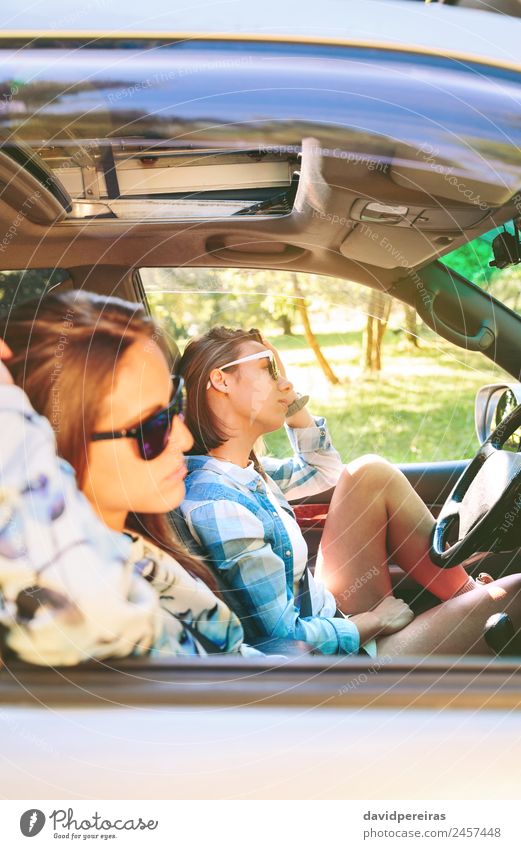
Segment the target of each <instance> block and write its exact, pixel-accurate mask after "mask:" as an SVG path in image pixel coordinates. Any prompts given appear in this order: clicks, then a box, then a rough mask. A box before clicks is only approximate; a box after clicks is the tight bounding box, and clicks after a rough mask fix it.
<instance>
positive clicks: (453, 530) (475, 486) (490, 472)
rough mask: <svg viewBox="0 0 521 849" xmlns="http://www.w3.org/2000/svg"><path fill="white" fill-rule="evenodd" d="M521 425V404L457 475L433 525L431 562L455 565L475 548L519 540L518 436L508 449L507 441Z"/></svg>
mask: <svg viewBox="0 0 521 849" xmlns="http://www.w3.org/2000/svg"><path fill="white" fill-rule="evenodd" d="M520 426H521V404H520V405H519V406H518V407H516V408H515V410H513V411H512V412H511V413H510V415H508V416H507V417H506V418H505V419H503V421H502V422H501V423H500V424H499V425H498V427H497V428H496V429H495V431H494V432H493V433H492V434H491V435H490V436H489V438H488V439H487V440H486V441H485V442H484V443H483V445H482V446H481V448H480V449H479V451H478V453H477V454H476V456H475V457H474V459H473V460H471V462H470V464H469V465H468V466H467V468H466V469H465V471H464V472H463V474H462V475H461V477H460V478H459V480H458V482H457V483H456V485H455V487H454V489H453V490H452V492H451V494H450V495H449V497H448V498H447V500H446V502H445V504H444V505H443V507H442V509H441V512H440V514H439V516H438V518H437V520H436V524H435V525H434V530H433V533H432V538H431V548H430V552H429V553H430V557H431V559H432V561H433V563H436V564H437V565H438V566H444V567H450V566H456V565H457V564H458V563H461V562H462V561H463V560H466V559H467V557H470V555H471V554H474V553H475V552H477V551H507V550H509V549H512V548H516V547H517V546H519V545H521V539H520V536H521V535H520V533H519V528H520V526H521V453H520V451H519V447H520V446H519V441H517V444H516V439H511V440H510V442H511V446H510V450H509V449H508V448H505V447H504V446H505V444H506V443H507V442H508V440H509V439H510V438H511V437H512V435H513V434H514V433H515V431H516V430H517V429H518V427H520ZM516 436H517V435H516ZM453 540H455V541H453Z"/></svg>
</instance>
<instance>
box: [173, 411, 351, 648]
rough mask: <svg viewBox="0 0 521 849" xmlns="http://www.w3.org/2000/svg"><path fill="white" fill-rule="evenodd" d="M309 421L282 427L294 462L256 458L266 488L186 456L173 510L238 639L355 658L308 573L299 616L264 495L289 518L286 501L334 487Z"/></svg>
mask: <svg viewBox="0 0 521 849" xmlns="http://www.w3.org/2000/svg"><path fill="white" fill-rule="evenodd" d="M314 421H315V424H314V425H312V426H310V427H306V428H290V427H288V426H286V431H287V434H288V436H289V439H290V442H291V444H292V447H293V449H294V456H293V457H290V458H289V459H286V460H278V459H276V458H273V457H264V458H262V465H263V468H264V470H265V472H266V474H267V475H268V478H269V479H268V482H266V481H265V480H264V479H263V478H262V476H261V475H259V474H258V472H256V471H255V469H254V468H253V464H250V465H249V466H248V467H247V468H246V469H243V468H241V467H240V466H237V465H235V464H233V463H228V462H223V461H221V460H217V459H215V458H214V457H210V456H193V457H188V458H187V465H188V471H189V474H188V476H187V477H186V480H185V484H186V497H185V500H184V501H183V503H182V504H181V507H180V508H179V511H180V513H181V516H182V518H183V519H184V521H185V523H186V525H187V526H188V529H189V531H190V533H191V535H192V537H193V539H194V540H195V541H196V543H197V545H198V546H199V549H200V551H202V552H204V553H205V555H206V556H207V560H208V563H209V565H210V566H211V567H213V569H214V571H215V573H216V575H217V577H218V579H219V581H220V584H221V587H222V589H223V597H224V598H225V600H226V601H227V603H228V604H229V606H230V607H231V608H232V609H233V610H235V612H236V613H237V615H238V616H239V618H240V619H241V621H242V624H243V627H244V631H245V634H246V639H248V640H257V639H258V638H259V637H263V636H269V637H279V638H287V639H294V640H305V641H306V642H308V643H311V644H312V645H314V646H316V647H317V648H319V649H320V651H322V652H323V653H324V654H336V653H351V652H358V650H359V648H360V635H359V632H358V629H357V628H356V626H355V625H354V624H353V623H352V622H350V621H349V619H345V618H343V617H336V616H335V613H336V604H335V600H334V598H333V596H332V594H331V593H330V592H329V591H328V590H327V589H326V588H325V586H324V585H323V584H322V583H321V582H320V581H318V580H315V579H314V578H313V575H312V574H311V573H309V590H310V600H311V611H312V615H310V616H305V617H304V616H301V615H300V609H299V602H298V600H297V599H295V595H294V575H293V549H292V546H291V542H290V538H289V536H288V533H287V530H286V528H285V526H284V523H283V522H282V520H281V518H280V516H279V515H278V514H277V513H276V511H274V509H273V504H272V503H271V502H270V499H269V498H268V495H267V490H266V486H267V485H268V486H270V489H271V490H272V492H273V493H274V494H275V495H276V497H277V499H278V501H279V503H280V504H281V506H282V508H283V509H284V510H287V511H289V513H290V514H292V515H293V516H294V513H293V510H292V509H291V507H290V505H289V504H288V501H287V498H305V497H306V496H309V495H314V494H316V493H319V492H323V491H324V490H326V489H329V488H330V487H332V486H334V485H336V483H337V481H338V478H339V476H340V474H341V472H342V469H343V464H342V460H341V458H340V455H339V454H338V452H337V451H336V449H335V448H334V447H333V445H332V443H331V438H330V436H329V431H328V429H327V425H326V420H325V419H324V418H318V417H316V418H315V420H314ZM174 523H176V520H175V517H174ZM176 524H178V523H176Z"/></svg>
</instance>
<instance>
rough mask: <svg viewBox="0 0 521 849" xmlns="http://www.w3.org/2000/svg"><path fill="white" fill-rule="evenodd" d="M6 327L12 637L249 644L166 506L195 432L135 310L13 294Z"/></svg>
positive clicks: (46, 641) (3, 410) (62, 647)
mask: <svg viewBox="0 0 521 849" xmlns="http://www.w3.org/2000/svg"><path fill="white" fill-rule="evenodd" d="M0 336H3V338H4V340H5V341H4V342H3V343H0V344H1V351H0V359H3V360H4V363H0V368H1V371H0V383H1V384H2V385H1V386H0V421H1V426H2V446H1V450H0V473H1V478H2V490H1V492H0V508H1V509H0V588H1V590H2V592H1V593H0V597H1V602H0V623H1V624H2V625H3V626H4V628H3V630H4V634H5V637H4V643H5V646H6V647H7V649H9V650H11V651H13V652H15V653H16V654H18V655H19V656H20V657H22V658H24V659H26V660H30V661H32V662H34V663H46V664H49V663H52V664H68V663H77V662H78V661H80V660H83V659H86V658H89V657H97V658H102V657H110V656H116V655H120V656H121V655H129V654H136V653H137V654H142V653H145V652H146V653H153V654H166V655H172V654H199V653H201V654H205V653H210V652H241V653H254V652H255V650H253V649H250V648H249V647H247V646H244V644H243V629H242V627H241V624H240V622H239V620H238V619H237V617H236V616H235V615H234V614H233V613H232V612H231V611H230V610H229V609H228V607H227V606H226V605H225V604H224V603H223V601H222V600H221V599H220V598H219V597H218V596H216V595H215V594H214V592H213V588H214V587H215V581H214V579H213V577H212V575H211V574H210V573H209V572H208V570H207V569H206V567H205V566H204V565H203V564H202V563H201V562H200V561H199V560H197V559H196V558H194V557H192V556H191V555H190V554H189V553H188V551H187V550H185V548H184V547H183V546H182V545H181V544H180V543H179V541H178V540H177V539H176V537H175V535H174V534H173V532H172V530H171V528H170V525H169V523H168V522H167V521H166V519H165V513H166V512H167V511H169V510H172V509H173V508H174V507H176V506H177V505H178V504H179V502H180V501H181V499H182V498H183V495H184V491H185V490H184V483H183V480H184V477H185V474H186V467H185V463H184V457H183V452H184V451H186V450H188V449H189V448H190V447H191V445H192V437H191V435H190V433H189V431H188V430H187V428H186V426H185V424H184V422H183V415H182V411H183V383H182V380H181V379H179V378H176V377H174V378H172V376H171V364H170V363H169V359H168V352H167V351H165V350H164V348H163V345H162V340H161V333H160V331H159V328H158V327H157V326H156V325H155V324H154V322H153V321H152V320H151V319H150V318H149V317H148V316H147V315H146V314H145V311H144V309H143V308H142V307H141V306H140V305H137V304H132V303H127V302H125V301H121V300H119V299H115V298H103V297H98V296H96V295H90V294H87V293H85V292H83V293H82V292H70V293H66V294H59V295H50V296H48V297H46V298H44V299H43V300H42V301H41V302H39V303H38V304H36V303H30V304H26V305H24V306H21V307H19V308H17V309H15V310H14V311H13V312H12V313H11V315H10V317H9V319H8V321H6V322H5V324H4V326H3V327H2V328H0ZM6 366H7V368H6ZM13 384H16V385H13ZM22 390H24V391H25V393H27V396H28V398H29V399H30V403H29V401H28V399H27V397H26V395H25V394H24V391H22ZM31 404H32V407H31ZM35 411H36V412H35ZM44 416H45V417H46V418H47V419H48V421H49V422H50V423H51V424H52V427H53V429H54V433H55V435H56V446H57V451H58V454H59V456H60V458H62V459H61V460H57V459H56V457H55V455H54V446H53V439H52V432H51V431H50V428H49V424H48V422H47V421H46V420H45V419H44V418H43V417H44ZM73 470H74V472H75V473H76V481H77V486H79V487H80V489H81V490H82V491H83V493H84V495H85V496H86V499H85V498H84V497H83V496H82V495H81V494H80V493H79V492H78V490H77V488H76V482H75V480H74V472H73ZM93 511H94V512H93ZM94 513H95V514H97V517H96V516H95V515H94Z"/></svg>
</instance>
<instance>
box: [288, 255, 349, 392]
mask: <svg viewBox="0 0 521 849" xmlns="http://www.w3.org/2000/svg"><path fill="white" fill-rule="evenodd" d="M291 280H292V283H293V291H294V292H295V297H296V299H297V300H296V304H297V310H298V312H299V315H300V319H301V321H302V326H303V327H304V334H305V336H306V340H307V343H308V345H309V347H310V348H311V350H312V351H313V353H314V354H315V357H316V359H317V362H318V364H319V366H320V368H321V369H322V371H323V372H324V375H325V376H326V379H327V380H328V381H329V383H340V381H339V379H338V377H337V376H336V374H335V373H334V371H333V369H332V368H331V366H330V365H329V363H328V361H327V360H326V358H325V356H324V354H323V353H322V351H321V349H320V345H319V344H318V340H317V337H316V336H315V334H314V333H313V331H312V329H311V322H310V320H309V314H308V308H307V303H306V299H305V298H304V297H303V294H302V287H301V285H300V281H299V276H298V274H297V273H296V272H294V271H293V272H291Z"/></svg>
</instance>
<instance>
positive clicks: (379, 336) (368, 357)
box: [364, 289, 393, 372]
mask: <svg viewBox="0 0 521 849" xmlns="http://www.w3.org/2000/svg"><path fill="white" fill-rule="evenodd" d="M392 304H393V299H392V298H391V296H390V295H388V294H387V293H386V292H380V291H378V290H376V289H373V290H371V294H370V296H369V304H368V315H367V323H366V332H365V356H364V361H365V367H366V368H367V369H369V371H372V372H378V371H381V370H382V346H383V338H384V335H385V331H386V330H387V323H388V321H389V316H390V314H391V307H392Z"/></svg>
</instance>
